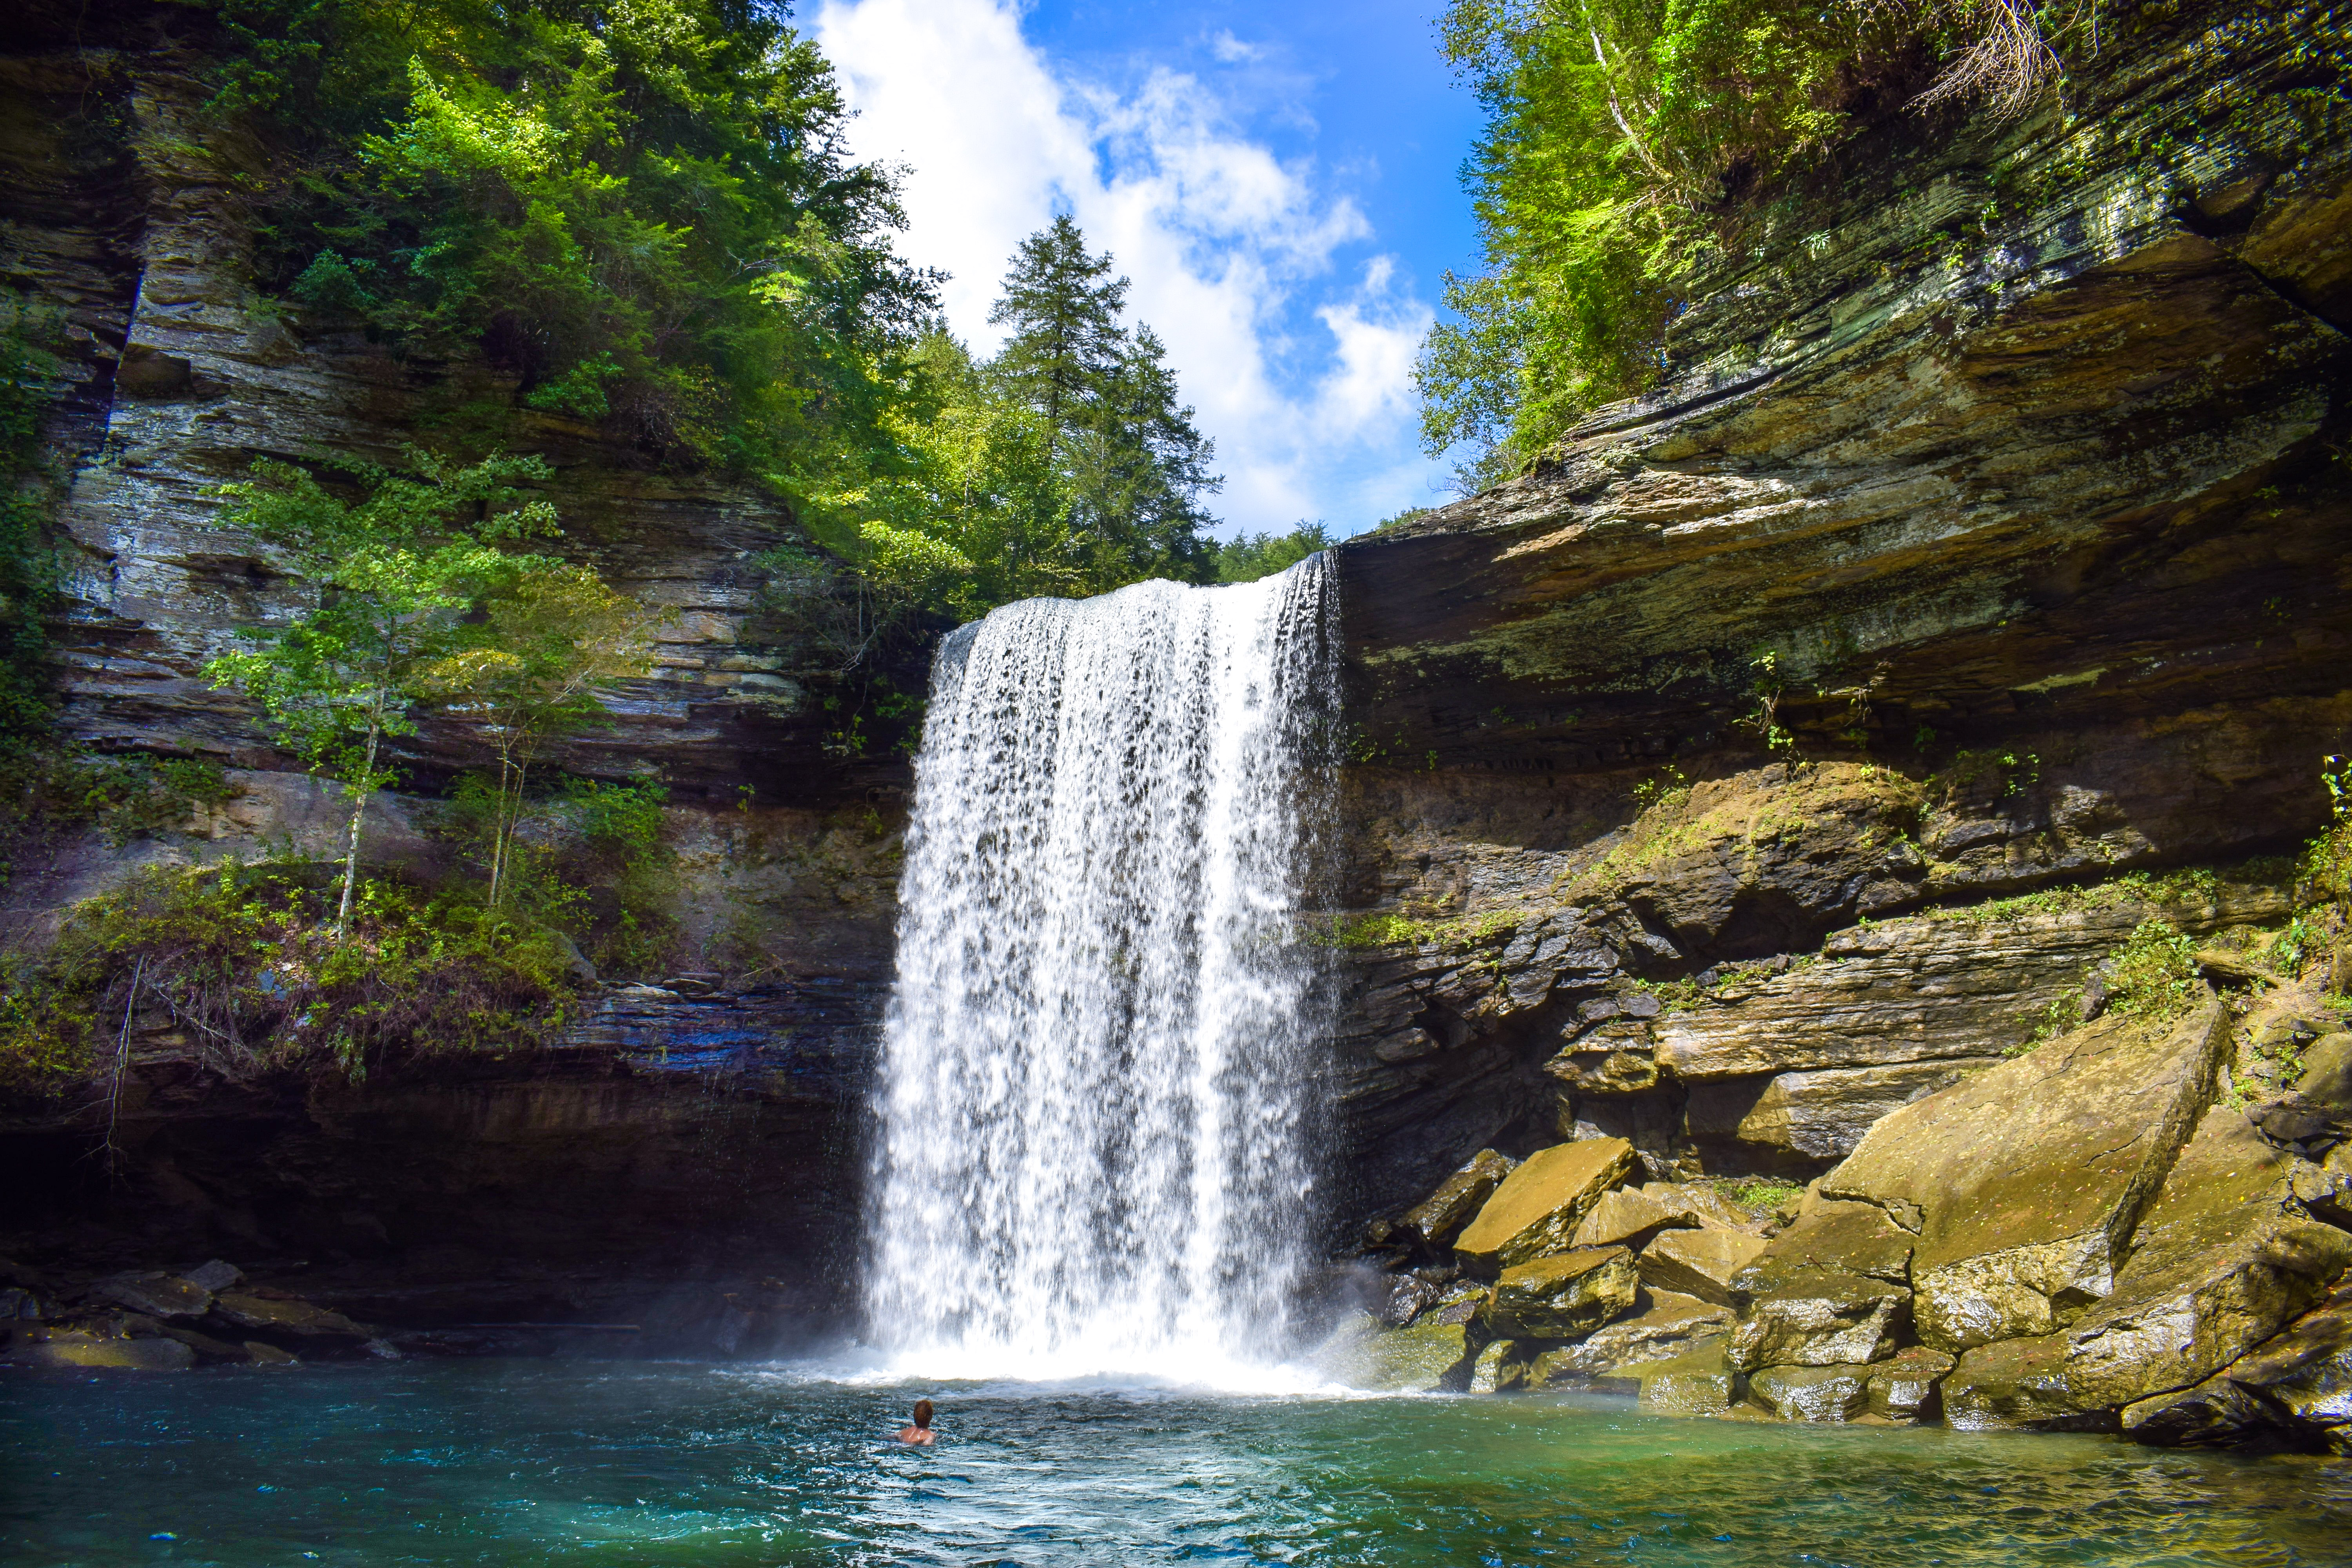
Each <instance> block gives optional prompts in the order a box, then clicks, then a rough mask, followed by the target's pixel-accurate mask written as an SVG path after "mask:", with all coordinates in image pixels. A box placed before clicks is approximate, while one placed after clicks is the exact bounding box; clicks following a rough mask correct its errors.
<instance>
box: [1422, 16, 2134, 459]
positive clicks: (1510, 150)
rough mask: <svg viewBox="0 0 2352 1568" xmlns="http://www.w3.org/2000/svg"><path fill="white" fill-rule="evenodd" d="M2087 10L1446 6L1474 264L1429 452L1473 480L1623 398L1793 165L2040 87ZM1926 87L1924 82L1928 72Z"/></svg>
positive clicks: (1429, 421)
mask: <svg viewBox="0 0 2352 1568" xmlns="http://www.w3.org/2000/svg"><path fill="white" fill-rule="evenodd" d="M2093 15H2094V8H2093V7H2091V6H2087V5H2086V6H2072V5H2069V6H2059V5H2039V4H2037V3H2036V0H1962V3H1960V4H1958V5H1947V6H1929V5H1908V4H1897V5H1878V4H1872V3H1868V0H1832V3H1831V4H1828V5H1818V4H1800V3H1797V0H1454V4H1453V5H1452V6H1451V8H1450V9H1449V10H1448V11H1447V13H1446V16H1445V18H1444V24H1443V29H1442V31H1443V41H1444V51H1445V55H1446V58H1448V59H1449V60H1450V61H1451V62H1452V63H1453V64H1454V67H1455V68H1457V69H1458V70H1459V71H1461V72H1462V74H1463V75H1464V76H1465V77H1466V78H1467V79H1468V80H1469V82H1470V84H1471V86H1472V88H1473V89H1475V92H1476V93H1477V95H1478V98H1479V100H1480V101H1481V102H1482V104H1483V105H1484V106H1485V108H1486V131H1485V132H1484V133H1483V135H1482V136H1481V137H1480V139H1479V142H1478V143H1477V145H1476V147H1475V150H1474V152H1473V153H1472V155H1471V158H1470V161H1469V163H1468V165H1467V168H1466V171H1465V179H1466V181H1467V183H1468V184H1469V187H1470V190H1471V194H1472V196H1473V198H1474V201H1475V208H1476V212H1477V216H1478V222H1479V227H1480V232H1481V238H1482V242H1483V245H1484V247H1485V250H1486V270H1485V271H1484V272H1483V273H1482V274H1480V275H1478V276H1475V277H1470V278H1458V277H1451V276H1449V278H1448V280H1447V289H1446V304H1447V306H1448V308H1449V309H1451V310H1453V311H1454V312H1455V314H1456V316H1457V318H1458V319H1457V320H1455V321H1449V322H1441V323H1439V324H1438V325H1437V326H1436V327H1434V328H1433V329H1432V331H1431V332H1430V335H1429V338H1428V340H1427V341H1426V342H1425V343H1424V344H1423V351H1422V357H1421V361H1420V363H1419V365H1418V367H1417V372H1416V378H1417V380H1418V381H1419V384H1420V386H1421V391H1422V396H1423V437H1424V440H1425V443H1426V445H1427V446H1428V447H1429V449H1430V450H1431V451H1432V453H1433V454H1434V453H1436V452H1441V451H1444V450H1445V449H1447V448H1449V447H1454V446H1455V445H1457V444H1466V445H1467V446H1468V447H1470V448H1471V449H1472V450H1473V451H1474V452H1475V453H1476V454H1478V456H1476V457H1475V458H1474V459H1473V461H1472V462H1471V463H1470V464H1469V465H1468V466H1467V467H1466V468H1465V470H1464V479H1465V482H1467V483H1471V484H1478V483H1485V482H1490V481H1491V480H1493V479H1498V478H1501V477H1503V476H1504V475H1506V474H1507V473H1509V472H1511V471H1514V470H1516V469H1517V468H1521V467H1524V466H1525V465H1526V464H1527V463H1528V462H1529V461H1531V460H1533V459H1534V458H1535V457H1536V456H1538V454H1539V453H1540V452H1541V451H1542V450H1543V449H1544V448H1545V447H1548V446H1549V445H1550V444H1551V443H1552V442H1553V441H1554V440H1556V439H1557V438H1558V437H1559V435H1560V434H1561V433H1562V432H1563V431H1565V430H1566V429H1567V428H1568V427H1569V426H1570V425H1571V424H1573V423H1574V422H1575V420H1576V419H1578V418H1579V417H1580V416H1582V415H1584V414H1585V413H1587V412H1589V411H1591V409H1592V408H1594V407H1596V406H1598V405H1601V404H1602V403H1605V402H1608V401H1610V400H1612V399H1613V398H1617V397H1622V396H1624V395H1628V394H1631V393H1634V392H1638V391H1640V390H1642V389H1643V387H1644V386H1645V385H1647V384H1649V382H1650V381H1651V380H1652V378H1653V377H1654V375H1655V374H1656V373H1657V371H1658V369H1659V368H1660V360H1659V352H1658V351H1659V342H1660V339H1661V335H1662V333H1663V331H1664V327H1665V324H1666V322H1667V321H1669V320H1670V319H1671V318H1672V316H1673V315H1674V313H1675V311H1676V310H1679V309H1680V308H1681V305H1682V303H1683V292H1684V287H1685V282H1686V280H1687V279H1689V278H1690V277H1691V276H1692V275H1693V274H1694V273H1695V272H1696V271H1697V270H1698V269H1699V268H1701V267H1703V266H1705V265H1706V264H1707V263H1708V262H1710V261H1711V260H1713V259H1714V258H1717V257H1719V256H1720V255H1722V254H1723V253H1724V251H1725V250H1726V249H1727V248H1728V247H1734V246H1736V244H1737V243H1738V236H1739V234H1740V233H1741V231H1742V230H1743V229H1744V228H1745V227H1746V226H1748V224H1750V223H1751V222H1752V221H1753V220H1754V219H1755V218H1756V217H1758V216H1759V214H1760V213H1761V211H1762V210H1763V207H1764V205H1765V202H1766V201H1767V200H1768V199H1769V197H1770V196H1771V195H1776V194H1779V193H1780V191H1781V189H1782V188H1783V187H1784V185H1785V183H1786V181H1787V180H1788V178H1789V177H1790V175H1791V174H1792V173H1793V172H1794V171H1797V170H1798V169H1800V168H1801V166H1802V165H1803V164H1804V163H1806V162H1807V161H1809V160H1811V159H1814V158H1816V157H1818V155H1819V154H1820V153H1822V150H1823V149H1825V148H1827V147H1829V146H1830V145H1831V144H1832V143H1834V142H1838V141H1840V140H1841V139H1843V138H1844V137H1846V136H1848V135H1850V134H1852V133H1853V132H1855V131H1856V130H1858V129H1859V128H1861V127H1863V126H1865V125H1867V124H1869V123H1871V122H1872V121H1874V120H1878V119H1882V118H1884V117H1885V116H1887V115H1890V114H1892V113H1893V112H1895V111H1896V110H1900V109H1902V108H1903V106H1905V105H1906V103H1910V102H1915V101H1919V100H1921V99H1923V98H1925V99H1927V100H1937V99H1944V98H1957V99H1970V98H1979V97H1989V98H1990V99H1992V100H1994V101H1995V103H1996V105H1997V106H1998V107H1999V108H2000V109H2002V110H2012V109H2014V108H2015V107H2017V106H2019V105H2021V103H2022V102H2024V101H2025V100H2028V99H2030V98H2031V97H2032V95H2033V94H2034V92H2035V91H2036V90H2037V89H2038V88H2039V87H2040V86H2041V85H2042V83H2043V82H2044V81H2046V80H2047V79H2049V78H2050V77H2051V76H2052V75H2053V73H2054V71H2055V69H2056V67H2057V64H2058V59H2059V57H2058V54H2057V52H2056V48H2055V47H2053V42H2052V39H2053V37H2054V38H2056V39H2057V41H2058V47H2071V46H2072V45H2073V43H2074V40H2075V39H2076V38H2077V37H2082V36H2084V35H2085V34H2086V33H2087V28H2088V24H2089V22H2090V20H2091V19H2092V16H2093ZM1939 73H1940V79H1939Z"/></svg>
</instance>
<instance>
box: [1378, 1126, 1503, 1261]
mask: <svg viewBox="0 0 2352 1568" xmlns="http://www.w3.org/2000/svg"><path fill="white" fill-rule="evenodd" d="M1517 1165H1518V1162H1517V1161H1516V1160H1513V1159H1511V1158H1510V1157H1509V1156H1507V1155H1504V1154H1497V1153H1496V1152H1495V1151H1493V1150H1492V1149H1481V1150H1479V1151H1478V1152H1476V1153H1475V1154H1473V1155H1471V1156H1470V1158H1469V1160H1468V1162H1467V1163H1465V1164H1464V1165H1463V1167H1462V1168H1461V1169H1460V1170H1458V1171H1456V1172H1454V1173H1453V1174H1452V1175H1450V1176H1448V1177H1446V1178H1445V1180H1444V1182H1442V1183H1440V1184H1438V1188H1437V1190H1436V1191H1435V1192H1433V1193H1432V1194H1429V1196H1428V1198H1427V1199H1426V1200H1425V1201H1423V1203H1421V1204H1420V1205H1416V1206H1415V1207H1414V1208H1413V1209H1412V1210H1411V1211H1410V1212H1408V1213H1407V1214H1406V1215H1405V1216H1404V1218H1403V1219H1402V1221H1400V1222H1399V1223H1398V1225H1397V1227H1396V1238H1397V1239H1398V1240H1400V1241H1403V1242H1407V1243H1411V1242H1413V1241H1421V1242H1424V1243H1426V1244H1428V1245H1429V1246H1431V1247H1443V1246H1444V1245H1445V1244H1446V1243H1447V1242H1449V1241H1451V1240H1453V1239H1454V1233H1455V1232H1456V1231H1458V1230H1460V1229H1461V1228H1462V1227H1463V1226H1465V1225H1468V1224H1469V1223H1470V1222H1471V1220H1472V1219H1474V1218H1475V1217H1476V1216H1477V1214H1478V1211H1479V1210H1480V1209H1482V1208H1484V1207H1486V1200H1487V1199H1488V1198H1491V1197H1493V1196H1494V1195H1495V1189H1496V1187H1499V1186H1501V1185H1502V1184H1503V1179H1504V1178H1505V1177H1506V1176H1508V1175H1509V1174H1510V1173H1511V1172H1512V1171H1513V1170H1515V1169H1516V1168H1517Z"/></svg>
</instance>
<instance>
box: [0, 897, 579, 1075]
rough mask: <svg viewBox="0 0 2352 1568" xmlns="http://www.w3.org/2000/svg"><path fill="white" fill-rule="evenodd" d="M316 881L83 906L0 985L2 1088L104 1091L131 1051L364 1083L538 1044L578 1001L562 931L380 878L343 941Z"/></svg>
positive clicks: (233, 1069)
mask: <svg viewBox="0 0 2352 1568" xmlns="http://www.w3.org/2000/svg"><path fill="white" fill-rule="evenodd" d="M334 906H335V892H334V888H333V884H332V883H331V881H329V880H328V879H324V878H321V877H319V876H317V875H316V874H315V873H313V872H312V870H311V868H307V867H296V866H271V865H262V866H249V867H248V866H238V865H234V864H232V865H228V866H224V867H219V868H210V869H188V868H172V867H150V868H147V869H145V870H143V871H142V872H140V873H139V874H138V875H137V876H136V877H134V878H132V879H131V881H130V882H128V883H127V884H125V885H124V886H123V887H121V889H117V890H115V891H113V892H110V893H106V894H102V895H100V896H99V897H97V898H94V899H90V900H86V901H84V902H83V903H81V904H79V905H78V906H76V907H75V909H74V910H73V911H72V913H71V914H70V915H69V916H68V919H67V921H66V922H65V925H64V927H63V929H62V930H61V931H60V932H59V934H58V941H57V942H56V944H55V946H54V947H53V948H52V949H51V950H50V951H49V952H48V953H47V955H46V957H45V958H43V959H42V960H41V961H40V962H39V963H25V962H24V961H22V960H18V961H17V963H16V967H15V969H14V970H13V971H12V972H11V973H7V974H5V975H4V976H0V1087H5V1088H8V1089H17V1090H20V1091H21V1090H26V1089H43V1088H52V1089H53V1088H58V1087H61V1086H63V1085H65V1084H68V1083H71V1082H73V1081H76V1080H78V1079H83V1078H87V1077H89V1076H91V1075H93V1074H95V1075H97V1076H100V1077H101V1078H102V1077H104V1076H105V1075H106V1073H107V1072H108V1071H109V1070H110V1068H111V1067H112V1066H113V1065H114V1059H115V1058H116V1057H117V1056H119V1054H120V1053H121V1051H123V1050H124V1049H126V1048H135V1047H138V1046H139V1045H142V1044H149V1045H152V1043H154V1042H153V1040H152V1037H153V1036H155V1035H157V1034H162V1035H165V1036H176V1037H177V1039H176V1040H175V1041H173V1045H174V1046H175V1048H177V1049H179V1050H181V1051H182V1052H184V1054H185V1055H187V1056H188V1057H190V1058H194V1059H196V1060H199V1061H202V1062H204V1063H205V1065H207V1066H210V1067H212V1068H215V1069H216V1070H219V1071H222V1072H225V1073H227V1074H229V1075H230V1076H233V1077H238V1076H247V1075H250V1074H252V1073H254V1072H257V1071H261V1070H265V1069H268V1068H331V1069H334V1070H339V1071H341V1072H342V1073H344V1074H346V1075H348V1076H351V1077H354V1078H356V1077H362V1076H364V1075H365V1073H366V1072H367V1070H368V1068H369V1067H370V1065H371V1064H373V1063H376V1062H380V1061H383V1060H385V1059H387V1058H393V1059H406V1058H414V1057H418V1056H427V1055H434V1054H439V1053H446V1052H453V1051H482V1050H501V1049H510V1048H516V1047H528V1046H530V1045H534V1044H537V1043H539V1042H541V1041H542V1040H543V1039H545V1038H546V1037H548V1035H549V1034H550V1033H551V1031H552V1030H554V1029H556V1028H558V1027H560V1026H562V1022H563V1018H564V1016H565V1005H566V1003H567V1001H568V1000H569V998H570V996H571V995H572V979H571V976H570V973H569V964H570V961H571V954H570V952H568V951H567V948H566V946H565V943H564V942H563V941H562V939H561V938H560V937H559V936H557V935H556V933H555V932H554V931H553V930H552V929H551V928H550V927H547V926H544V925H541V924H540V923H538V922H536V921H531V920H530V919H528V918H526V917H522V916H519V915H516V914H514V913H513V912H511V911H505V910H497V909H494V908H490V907H488V906H487V905H485V904H484V903H482V902H481V901H480V900H478V898H476V897H474V896H472V893H471V890H470V889H467V888H466V887H464V886H462V885H461V886H456V887H453V888H451V889H447V890H446V891H443V892H440V893H432V892H427V891H424V890H421V889H415V888H410V887H406V886H404V885H400V884H396V883H391V882H385V881H381V880H379V881H373V882H370V883H369V884H367V885H366V886H365V887H364V888H362V889H361V892H360V895H359V898H358V900H357V903H356V905H355V907H354V908H353V910H352V916H351V920H350V923H349V925H348V926H347V928H346V930H345V931H344V934H343V937H342V938H341V940H338V939H337V938H336V937H335V936H334V935H333V934H332V928H331V926H330V925H329V924H328V917H329V916H330V915H331V913H332V911H333V909H334Z"/></svg>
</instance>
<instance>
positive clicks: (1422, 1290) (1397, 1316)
mask: <svg viewBox="0 0 2352 1568" xmlns="http://www.w3.org/2000/svg"><path fill="white" fill-rule="evenodd" d="M1443 1294H1444V1291H1443V1289H1441V1288H1440V1287H1438V1286H1435V1285H1432V1284H1430V1283H1429V1282H1428V1281H1427V1280H1424V1279H1414V1278H1413V1277H1412V1275H1410V1274H1408V1275H1406V1276H1405V1277H1404V1278H1402V1279H1399V1280H1398V1281H1397V1282H1396V1283H1395V1284H1394V1285H1391V1287H1389V1299H1388V1300H1386V1301H1383V1302H1382V1303H1381V1310H1380V1311H1379V1312H1378V1313H1376V1314H1374V1315H1375V1316H1377V1317H1378V1318H1379V1319H1380V1320H1381V1322H1383V1323H1386V1324H1387V1325H1388V1326H1389V1327H1390V1328H1392V1329H1401V1328H1403V1327H1404V1326H1405V1325H1406V1324H1407V1323H1410V1322H1412V1321H1413V1320H1414V1319H1415V1318H1418V1317H1419V1316H1421V1314H1422V1313H1423V1312H1424V1311H1426V1310H1428V1309H1429V1308H1430V1307H1431V1306H1432V1305H1433V1304H1434V1303H1435V1302H1436V1300H1437V1299H1438V1298H1439V1297H1440V1296H1441V1295H1443Z"/></svg>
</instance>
